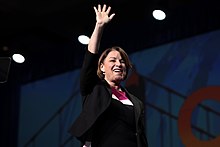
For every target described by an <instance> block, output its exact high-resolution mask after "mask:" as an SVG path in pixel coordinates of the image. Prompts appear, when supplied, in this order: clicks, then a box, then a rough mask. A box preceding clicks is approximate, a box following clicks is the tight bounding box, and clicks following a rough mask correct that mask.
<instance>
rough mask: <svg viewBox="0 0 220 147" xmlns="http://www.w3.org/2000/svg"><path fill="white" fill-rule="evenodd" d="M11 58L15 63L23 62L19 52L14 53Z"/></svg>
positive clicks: (23, 59)
mask: <svg viewBox="0 0 220 147" xmlns="http://www.w3.org/2000/svg"><path fill="white" fill-rule="evenodd" d="M12 59H13V60H14V61H15V62H17V63H23V62H24V61H25V58H24V56H22V55H21V54H14V55H13V56H12Z"/></svg>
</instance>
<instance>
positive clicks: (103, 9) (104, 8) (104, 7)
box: [102, 4, 106, 12]
mask: <svg viewBox="0 0 220 147" xmlns="http://www.w3.org/2000/svg"><path fill="white" fill-rule="evenodd" d="M105 10H106V4H104V6H103V8H102V12H105Z"/></svg>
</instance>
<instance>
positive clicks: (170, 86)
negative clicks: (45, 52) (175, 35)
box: [18, 31, 220, 147]
mask: <svg viewBox="0 0 220 147" xmlns="http://www.w3.org/2000/svg"><path fill="white" fill-rule="evenodd" d="M219 42H220V31H214V32H209V33H206V34H202V35H199V36H195V37H191V38H188V39H184V40H180V41H177V42H171V43H168V44H164V45H161V46H156V47H152V48H147V49H146V50H143V51H140V52H136V53H133V54H130V55H129V56H130V59H131V60H132V63H133V64H134V70H133V71H131V72H130V73H129V76H128V79H127V80H126V81H125V83H124V84H125V86H126V87H127V88H128V89H129V90H130V91H132V92H133V93H134V94H135V95H137V96H138V97H139V98H141V100H142V101H143V102H144V103H145V106H146V107H145V108H146V130H145V131H146V133H147V137H148V140H149V147H183V146H184V144H183V141H182V138H181V137H180V135H179V129H178V115H179V111H180V109H181V107H182V106H183V104H184V101H185V100H186V99H187V97H188V96H190V95H191V94H193V93H194V92H196V91H198V90H200V89H201V88H204V87H209V86H220V76H219V75H220V68H219V67H220V43H219ZM125 50H126V49H125ZM219 99H220V98H219ZM80 111H81V99H80V94H79V69H77V70H74V71H70V72H68V73H63V74H60V75H56V76H53V77H50V78H47V79H43V80H40V81H37V82H34V83H29V84H26V85H23V86H22V88H21V102H20V117H19V135H18V136H19V138H18V141H19V147H23V146H24V145H25V144H26V143H28V141H30V142H29V143H28V144H26V145H27V146H32V145H33V144H34V145H35V147H38V146H39V147H44V146H45V147H52V146H53V147H56V146H57V147H58V146H60V145H62V144H63V145H64V146H66V147H78V146H79V142H78V141H77V140H76V139H75V138H70V137H71V136H70V135H69V134H68V132H67V130H68V128H69V126H70V124H71V123H72V122H73V121H74V120H75V118H76V117H77V115H78V114H79V112H80ZM219 114H220V103H219V102H216V101H214V100H212V99H211V98H210V99H208V100H205V101H203V102H202V103H201V105H198V106H197V107H196V108H195V109H194V111H193V114H192V115H193V116H192V119H191V124H192V132H193V134H194V135H195V136H196V138H198V140H206V141H208V140H212V139H214V138H216V137H217V136H218V135H220V127H219V124H220V115H219ZM45 124H47V125H45ZM44 125H45V127H43V126H44ZM36 133H37V136H35V137H34V138H32V139H31V137H33V135H35V134H36ZM30 139H31V140H30ZM219 143H220V142H219Z"/></svg>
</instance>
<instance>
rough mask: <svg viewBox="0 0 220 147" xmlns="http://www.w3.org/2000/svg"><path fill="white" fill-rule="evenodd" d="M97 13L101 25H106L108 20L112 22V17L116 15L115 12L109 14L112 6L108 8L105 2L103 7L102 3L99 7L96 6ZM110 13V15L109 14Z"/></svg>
mask: <svg viewBox="0 0 220 147" xmlns="http://www.w3.org/2000/svg"><path fill="white" fill-rule="evenodd" d="M94 10H95V13H96V22H97V23H98V24H99V25H105V24H107V23H108V22H110V21H111V20H112V18H113V17H114V16H115V13H113V14H111V15H110V14H109V13H110V10H111V7H110V6H109V7H108V8H107V6H106V5H105V4H104V5H103V7H102V8H101V5H100V4H99V5H98V9H97V8H96V7H94ZM109 15H110V16H109Z"/></svg>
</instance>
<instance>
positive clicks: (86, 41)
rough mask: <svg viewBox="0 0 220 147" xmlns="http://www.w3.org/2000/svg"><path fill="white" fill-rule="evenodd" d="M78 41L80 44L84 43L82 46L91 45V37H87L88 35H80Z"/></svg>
mask: <svg viewBox="0 0 220 147" xmlns="http://www.w3.org/2000/svg"><path fill="white" fill-rule="evenodd" d="M78 40H79V42H80V43H82V44H89V40H90V39H89V37H88V36H86V35H80V36H79V37H78Z"/></svg>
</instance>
